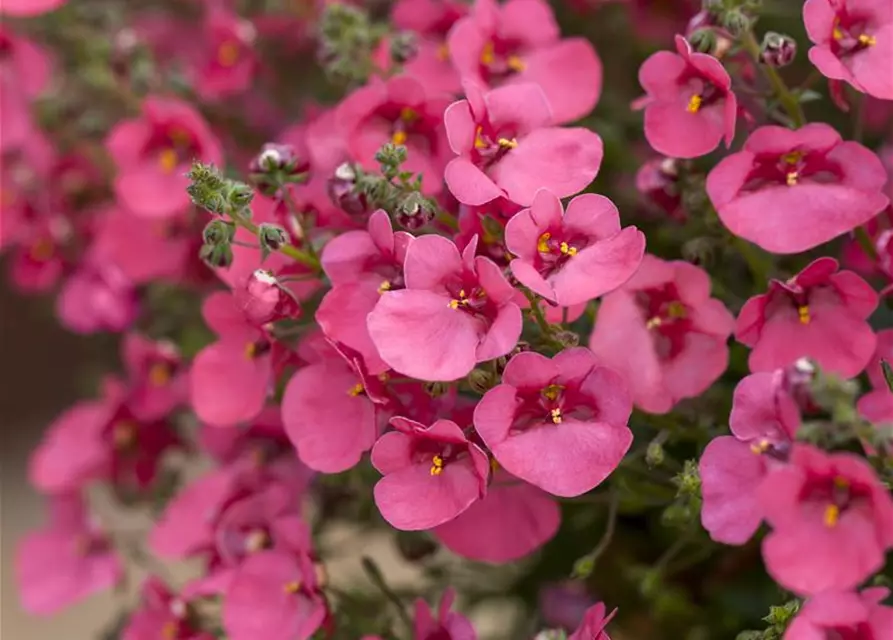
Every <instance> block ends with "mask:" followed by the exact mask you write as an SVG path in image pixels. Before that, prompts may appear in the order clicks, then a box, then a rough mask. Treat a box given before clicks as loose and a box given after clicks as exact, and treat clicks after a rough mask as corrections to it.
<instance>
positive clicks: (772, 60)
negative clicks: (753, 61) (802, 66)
mask: <svg viewBox="0 0 893 640" xmlns="http://www.w3.org/2000/svg"><path fill="white" fill-rule="evenodd" d="M796 56H797V41H796V40H794V39H793V38H792V37H791V36H788V35H785V34H783V33H775V32H774V31H769V32H767V33H766V35H765V36H764V37H763V45H762V46H761V47H760V59H761V60H762V61H763V62H764V63H765V64H767V65H769V66H770V67H776V68H778V67H786V66H788V65H789V64H791V63H792V62H793V61H794V58H795V57H796Z"/></svg>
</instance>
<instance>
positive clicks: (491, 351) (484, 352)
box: [475, 302, 524, 362]
mask: <svg viewBox="0 0 893 640" xmlns="http://www.w3.org/2000/svg"><path fill="white" fill-rule="evenodd" d="M523 326H524V319H523V318H522V317H521V309H520V308H519V307H518V305H516V304H514V303H512V302H509V303H508V304H505V305H503V307H502V308H501V309H499V312H498V313H497V314H496V318H495V319H494V320H493V324H492V325H490V328H489V329H488V330H487V333H486V334H485V335H484V337H483V339H482V340H481V342H480V344H479V345H478V347H477V350H476V351H475V359H476V360H477V361H478V362H484V361H486V360H493V359H494V358H498V357H500V356H504V355H506V354H507V353H508V352H509V351H511V350H512V349H514V348H515V345H516V344H518V338H520V337H521V329H522V328H523Z"/></svg>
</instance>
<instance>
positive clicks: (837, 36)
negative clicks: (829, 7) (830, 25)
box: [831, 20, 843, 40]
mask: <svg viewBox="0 0 893 640" xmlns="http://www.w3.org/2000/svg"><path fill="white" fill-rule="evenodd" d="M839 24H840V22H839V21H838V20H835V21H834V30H833V31H832V32H831V36H832V37H833V38H834V39H835V40H843V31H841V30H840V26H838V25H839Z"/></svg>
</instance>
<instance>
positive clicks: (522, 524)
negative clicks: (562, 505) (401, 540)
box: [433, 470, 561, 564]
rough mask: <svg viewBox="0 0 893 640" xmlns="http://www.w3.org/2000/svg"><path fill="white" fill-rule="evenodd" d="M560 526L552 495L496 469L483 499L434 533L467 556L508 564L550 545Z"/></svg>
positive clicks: (448, 547)
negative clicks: (545, 545)
mask: <svg viewBox="0 0 893 640" xmlns="http://www.w3.org/2000/svg"><path fill="white" fill-rule="evenodd" d="M560 523H561V509H559V507H558V504H557V503H556V502H555V500H554V499H553V498H552V497H551V496H550V495H549V494H547V493H545V492H544V491H542V490H541V489H538V488H537V487H534V486H533V485H531V484H527V483H526V482H523V481H521V480H518V479H517V478H513V477H512V476H510V475H509V474H508V473H506V472H505V471H503V470H497V471H496V472H495V473H494V480H493V482H492V483H491V484H490V487H489V489H488V490H487V496H486V497H485V498H484V499H483V500H478V501H477V502H475V503H474V504H472V505H471V506H470V507H469V508H468V509H466V510H465V511H464V512H462V513H461V514H460V515H459V516H458V517H456V518H455V519H453V520H450V521H449V522H446V523H444V524H442V525H440V526H439V527H437V528H435V529H434V530H433V533H434V535H435V536H436V537H437V539H438V540H440V542H441V543H443V545H444V546H445V547H446V548H447V549H449V550H450V551H452V552H453V553H455V554H457V555H460V556H462V557H463V558H468V559H470V560H475V561H478V562H487V563H490V564H504V563H507V562H514V561H515V560H519V559H520V558H523V557H524V556H527V555H529V554H531V553H533V552H534V551H536V550H537V549H539V548H540V547H541V546H543V545H544V544H546V543H547V542H548V541H549V540H550V539H552V537H553V536H554V535H555V534H556V533H557V532H558V526H559V524H560Z"/></svg>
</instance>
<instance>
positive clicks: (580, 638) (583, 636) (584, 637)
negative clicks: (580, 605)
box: [567, 602, 617, 640]
mask: <svg viewBox="0 0 893 640" xmlns="http://www.w3.org/2000/svg"><path fill="white" fill-rule="evenodd" d="M607 611H608V610H607V608H606V607H605V603H604V602H599V603H598V604H595V605H593V606H592V607H590V608H589V610H588V611H587V612H586V617H585V618H584V619H583V624H581V625H580V627H579V628H578V629H577V630H576V631H574V632H573V633H572V634H571V635H570V636H568V639H567V640H611V638H610V636H608V632H607V631H605V627H607V626H608V623H609V622H611V620H612V619H613V618H614V616H615V615H616V614H617V609H614V610H613V611H612V612H611V613H607Z"/></svg>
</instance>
